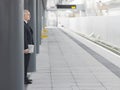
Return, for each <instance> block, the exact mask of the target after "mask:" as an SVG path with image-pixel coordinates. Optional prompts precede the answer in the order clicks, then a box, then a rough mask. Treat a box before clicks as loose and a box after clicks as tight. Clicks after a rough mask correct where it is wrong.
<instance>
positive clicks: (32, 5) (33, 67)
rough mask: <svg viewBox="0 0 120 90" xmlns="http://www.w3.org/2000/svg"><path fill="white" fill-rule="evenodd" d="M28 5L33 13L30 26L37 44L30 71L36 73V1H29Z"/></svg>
mask: <svg viewBox="0 0 120 90" xmlns="http://www.w3.org/2000/svg"><path fill="white" fill-rule="evenodd" d="M28 5H29V11H30V13H31V20H30V22H29V24H30V26H31V27H32V29H33V32H34V44H35V51H34V53H33V54H31V58H30V63H29V67H28V71H29V72H35V71H36V0H29V3H28Z"/></svg>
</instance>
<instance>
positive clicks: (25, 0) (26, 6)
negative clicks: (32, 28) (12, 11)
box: [24, 0, 29, 9]
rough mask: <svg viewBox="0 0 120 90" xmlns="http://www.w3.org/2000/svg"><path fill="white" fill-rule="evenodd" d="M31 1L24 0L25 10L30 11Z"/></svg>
mask: <svg viewBox="0 0 120 90" xmlns="http://www.w3.org/2000/svg"><path fill="white" fill-rule="evenodd" d="M28 3H29V0H24V9H28Z"/></svg>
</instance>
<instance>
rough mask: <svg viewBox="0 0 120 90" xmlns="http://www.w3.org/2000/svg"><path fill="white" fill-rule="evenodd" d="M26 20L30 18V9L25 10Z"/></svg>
mask: <svg viewBox="0 0 120 90" xmlns="http://www.w3.org/2000/svg"><path fill="white" fill-rule="evenodd" d="M24 20H26V21H29V20H30V12H29V10H24Z"/></svg>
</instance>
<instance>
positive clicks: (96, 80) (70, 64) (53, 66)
mask: <svg viewBox="0 0 120 90" xmlns="http://www.w3.org/2000/svg"><path fill="white" fill-rule="evenodd" d="M48 33H49V35H48V38H46V39H42V44H41V45H40V54H38V55H37V71H36V72H35V73H33V74H32V75H31V78H32V79H33V84H30V85H28V86H26V90H120V77H119V75H117V74H119V72H117V74H116V73H115V72H113V71H116V70H113V69H115V68H114V66H113V65H112V64H110V63H108V62H107V61H105V60H102V61H101V62H100V60H97V58H95V57H98V58H99V59H100V58H101V57H100V56H98V55H96V54H95V53H92V52H91V53H92V54H91V53H90V51H87V50H86V49H85V48H83V47H84V45H83V46H82V47H81V46H80V45H79V44H77V43H76V42H75V41H74V40H73V39H71V38H70V37H69V36H68V35H66V34H65V33H63V32H62V31H61V30H60V29H57V28H49V32H48ZM101 59H102V58H101ZM104 61H105V64H103V62H104ZM118 69H119V68H118Z"/></svg>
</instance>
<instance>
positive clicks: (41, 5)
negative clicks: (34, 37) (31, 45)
mask: <svg viewBox="0 0 120 90" xmlns="http://www.w3.org/2000/svg"><path fill="white" fill-rule="evenodd" d="M39 5H40V7H39V19H40V20H39V28H40V37H39V38H40V39H39V44H41V34H42V33H41V32H42V29H43V26H42V15H43V3H42V0H39Z"/></svg>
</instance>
